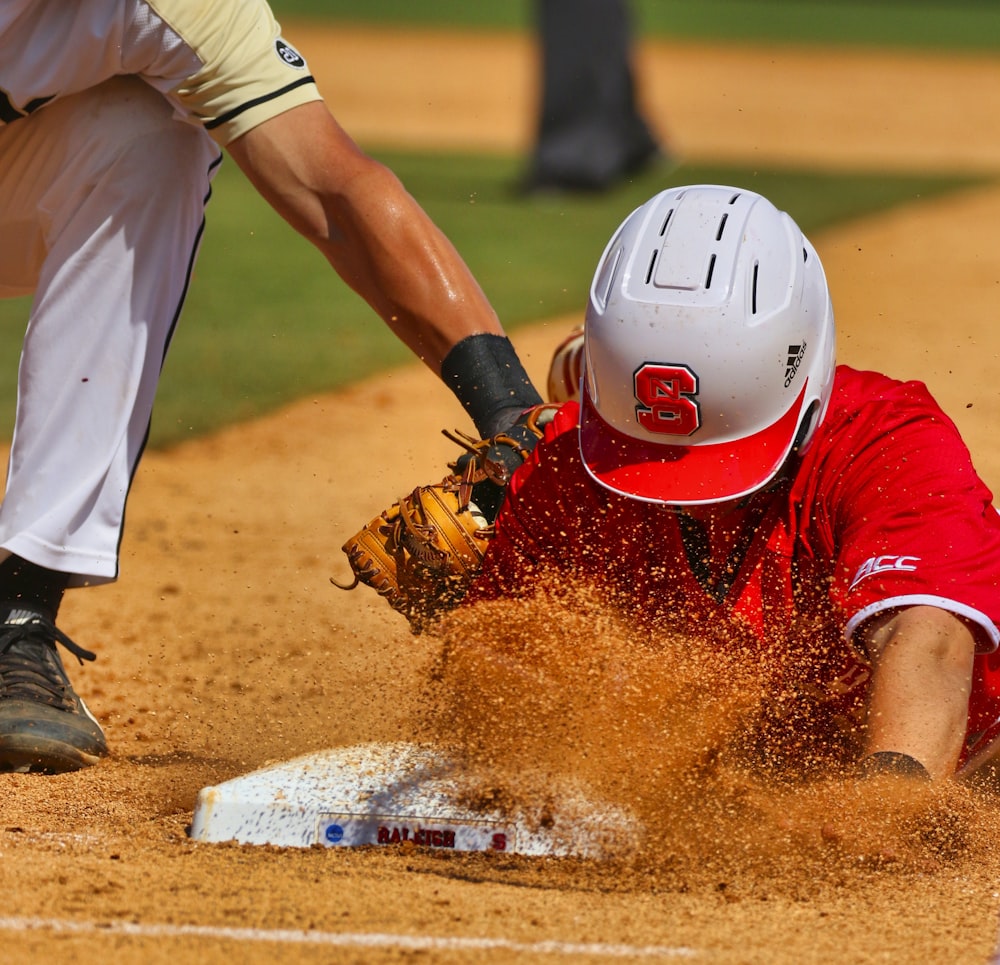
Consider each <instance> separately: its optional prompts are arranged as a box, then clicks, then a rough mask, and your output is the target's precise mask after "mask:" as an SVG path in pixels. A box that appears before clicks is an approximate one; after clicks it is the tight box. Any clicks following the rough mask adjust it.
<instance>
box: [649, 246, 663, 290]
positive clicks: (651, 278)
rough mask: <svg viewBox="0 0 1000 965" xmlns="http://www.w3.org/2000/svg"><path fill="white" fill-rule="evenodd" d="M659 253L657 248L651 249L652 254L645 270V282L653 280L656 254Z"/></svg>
mask: <svg viewBox="0 0 1000 965" xmlns="http://www.w3.org/2000/svg"><path fill="white" fill-rule="evenodd" d="M659 253H660V249H659V248H654V249H653V256H652V257H651V258H650V259H649V268H648V269H647V271H646V284H647V285H648V284H649V283H650V282H651V281H652V280H653V270H654V269H655V268H656V256H657V255H658V254H659Z"/></svg>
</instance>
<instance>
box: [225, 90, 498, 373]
mask: <svg viewBox="0 0 1000 965" xmlns="http://www.w3.org/2000/svg"><path fill="white" fill-rule="evenodd" d="M228 150H229V152H230V154H231V156H232V157H233V158H234V160H235V161H236V163H237V164H238V165H239V166H240V168H241V169H242V170H243V172H244V173H245V174H246V175H247V177H248V178H249V179H250V181H251V182H252V183H253V185H254V186H255V187H256V188H257V190H258V191H259V192H260V194H261V195H262V196H263V197H264V198H265V199H266V200H267V201H268V202H269V203H270V204H271V205H272V206H273V207H274V208H275V210H276V211H278V213H279V214H281V215H282V217H284V218H285V220H286V221H288V222H289V224H291V225H292V227H294V228H295V229H296V230H297V231H298V232H299V233H300V234H302V235H303V236H304V237H306V238H308V239H309V240H310V241H311V242H312V243H313V244H315V245H316V247H317V248H319V250H320V251H321V252H322V253H323V254H324V255H325V256H326V258H327V260H328V261H329V262H330V264H331V265H332V266H333V268H334V269H335V270H336V271H337V273H338V274H339V275H340V277H341V278H343V280H344V281H345V282H346V283H347V284H348V285H350V286H351V287H352V288H353V289H354V290H355V291H357V292H358V293H359V294H360V295H361V296H362V297H363V298H364V299H365V300H366V301H367V302H368V303H369V304H370V305H371V306H372V308H374V309H375V311H376V312H377V313H378V314H379V315H380V316H381V317H382V318H383V319H384V320H385V322H386V324H388V325H389V327H390V328H391V329H392V330H393V331H394V332H395V333H396V335H398V336H399V338H400V339H401V340H402V341H403V342H404V343H405V344H406V345H407V346H408V347H409V348H410V349H411V350H412V351H413V352H414V353H415V354H416V355H417V356H418V357H419V358H421V359H422V360H423V361H424V362H425V363H426V364H427V365H428V366H429V367H430V368H431V369H432V370H433V371H434V372H437V373H439V372H440V368H441V361H442V359H443V358H444V356H445V355H446V354H447V353H448V350H449V349H450V348H451V347H452V346H454V345H455V344H456V343H457V342H458V341H460V340H461V339H462V338H465V337H466V336H468V335H473V334H478V333H483V332H486V333H491V334H496V335H502V334H503V331H502V329H501V326H500V323H499V321H498V319H497V317H496V313H495V312H494V311H493V309H492V307H491V306H490V304H489V302H488V301H487V299H486V296H485V295H484V294H483V291H482V289H481V288H480V287H479V284H478V282H476V280H475V279H474V278H473V276H472V273H471V272H470V271H469V269H468V267H467V266H466V264H465V263H464V261H463V260H462V258H461V256H460V255H459V254H458V252H457V251H456V250H455V248H454V247H453V245H452V244H451V243H450V242H449V241H448V240H447V238H445V236H444V235H443V234H442V232H441V231H440V230H439V229H438V228H437V227H436V226H435V225H434V223H433V222H432V221H431V220H430V218H429V216H428V215H427V214H426V212H424V210H423V209H422V208H421V207H420V205H419V204H417V202H416V201H415V200H414V198H413V197H411V195H410V194H409V193H408V192H407V191H406V190H405V188H404V187H403V185H402V184H401V183H400V182H399V179H398V178H397V177H396V176H395V175H394V174H393V173H392V172H391V171H390V170H389V169H388V168H386V167H385V166H384V165H382V164H380V163H378V162H377V161H375V160H373V159H372V158H369V157H367V156H366V155H365V154H364V153H363V152H362V151H361V150H360V149H359V148H358V146H357V145H356V144H355V143H354V141H353V140H352V139H351V138H350V136H349V135H348V134H347V133H346V132H345V131H344V130H343V129H342V128H341V127H340V125H339V124H338V123H337V121H336V120H335V119H334V118H333V116H332V115H331V114H330V111H329V109H328V108H327V107H326V106H325V104H323V102H321V101H316V102H313V103H309V104H304V105H302V106H299V107H295V108H293V109H291V110H289V111H286V112H285V113H283V114H279V115H277V116H276V117H273V118H271V119H270V120H268V121H265V122H264V123H263V124H260V125H259V126H258V127H255V128H253V129H252V130H250V131H248V132H247V133H246V134H244V135H242V136H241V137H239V138H237V139H236V140H235V141H233V142H231V143H230V144H229V145H228Z"/></svg>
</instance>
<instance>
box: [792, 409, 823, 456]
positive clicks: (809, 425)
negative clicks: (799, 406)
mask: <svg viewBox="0 0 1000 965" xmlns="http://www.w3.org/2000/svg"><path fill="white" fill-rule="evenodd" d="M819 409H820V401H819V399H813V401H812V402H811V403H810V404H809V408H808V409H807V410H806V414H805V415H804V416H803V417H802V421H801V422H800V423H799V428H798V431H797V432H796V433H795V441H794V442H793V443H792V449H791V451H792V452H793V453H799V452H801V451H802V449H803V448H805V445H806V443H807V442H808V440H809V438H810V436H811V435H812V431H813V429H815V428H816V424H817V421H818V419H819Z"/></svg>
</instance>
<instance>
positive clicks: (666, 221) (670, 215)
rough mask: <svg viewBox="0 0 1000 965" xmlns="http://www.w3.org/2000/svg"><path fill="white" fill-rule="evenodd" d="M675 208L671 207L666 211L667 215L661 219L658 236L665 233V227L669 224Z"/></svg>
mask: <svg viewBox="0 0 1000 965" xmlns="http://www.w3.org/2000/svg"><path fill="white" fill-rule="evenodd" d="M675 210H676V209H674V208H671V209H670V210H669V211H668V212H667V216H666V217H665V218H664V219H663V224H662V225H660V237H661V238H662V237H663V236H664V235H665V234H666V233H667V227H668V225H669V224H670V219H671V218H672V217H673V216H674V211H675Z"/></svg>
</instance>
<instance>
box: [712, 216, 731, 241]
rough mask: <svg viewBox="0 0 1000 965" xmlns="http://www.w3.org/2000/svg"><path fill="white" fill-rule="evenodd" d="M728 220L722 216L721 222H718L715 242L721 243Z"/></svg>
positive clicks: (727, 217)
mask: <svg viewBox="0 0 1000 965" xmlns="http://www.w3.org/2000/svg"><path fill="white" fill-rule="evenodd" d="M728 220H729V215H728V214H724V215H723V216H722V220H721V221H720V222H719V230H718V231H717V232H716V233H715V240H716V241H722V232H723V231H725V230H726V221H728Z"/></svg>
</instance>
